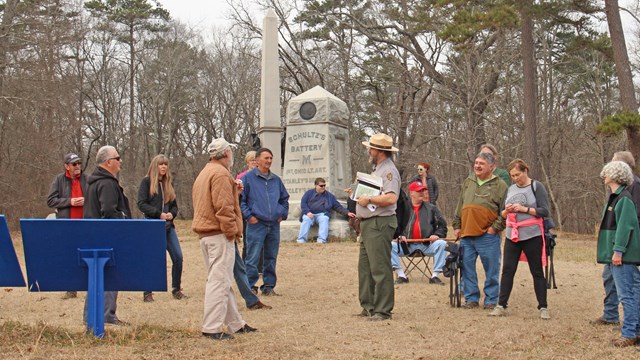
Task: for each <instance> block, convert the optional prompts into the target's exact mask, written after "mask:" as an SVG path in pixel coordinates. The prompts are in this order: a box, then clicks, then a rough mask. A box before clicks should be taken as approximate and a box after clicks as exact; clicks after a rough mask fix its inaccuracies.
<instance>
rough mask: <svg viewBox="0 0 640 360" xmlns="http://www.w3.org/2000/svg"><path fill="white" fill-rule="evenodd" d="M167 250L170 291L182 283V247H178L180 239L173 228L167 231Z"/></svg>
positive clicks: (177, 288)
mask: <svg viewBox="0 0 640 360" xmlns="http://www.w3.org/2000/svg"><path fill="white" fill-rule="evenodd" d="M167 251H168V252H169V257H170V258H171V292H172V293H173V292H176V291H178V290H180V289H181V285H182V248H180V240H179V239H178V233H177V232H176V229H175V228H173V227H172V228H171V229H170V230H169V231H167ZM144 293H145V294H151V291H145V292H144Z"/></svg>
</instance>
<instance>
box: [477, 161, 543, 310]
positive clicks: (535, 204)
mask: <svg viewBox="0 0 640 360" xmlns="http://www.w3.org/2000/svg"><path fill="white" fill-rule="evenodd" d="M507 170H508V171H509V176H511V180H513V184H512V185H511V186H509V189H507V196H506V197H505V199H506V200H505V208H504V210H503V211H502V213H501V215H502V217H503V218H505V219H507V228H506V238H507V240H506V241H505V243H504V252H503V257H502V264H503V265H502V277H501V278H500V296H499V298H498V305H497V306H496V307H495V308H494V309H493V311H492V312H491V313H490V314H489V315H491V316H505V315H506V314H507V303H508V301H509V296H510V295H511V289H512V288H513V277H514V276H515V274H516V270H517V269H518V261H519V260H520V258H521V255H522V254H524V255H525V256H526V259H527V262H528V264H529V271H531V275H532V276H533V288H534V290H535V293H536V299H537V300H538V310H539V312H540V318H541V319H543V320H548V319H550V318H551V317H550V316H549V310H548V309H547V282H546V280H545V278H544V272H543V270H542V267H543V258H544V259H546V257H545V254H544V227H543V220H544V218H545V217H547V216H549V198H548V196H547V190H546V189H545V187H544V185H542V183H541V182H539V181H536V180H532V179H531V178H530V177H529V166H527V164H526V163H525V162H524V161H523V160H521V159H516V160H513V161H512V162H511V163H509V166H507Z"/></svg>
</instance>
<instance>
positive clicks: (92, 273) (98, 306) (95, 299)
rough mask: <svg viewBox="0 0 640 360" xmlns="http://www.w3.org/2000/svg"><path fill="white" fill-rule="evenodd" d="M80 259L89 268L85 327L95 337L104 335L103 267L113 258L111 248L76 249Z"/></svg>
mask: <svg viewBox="0 0 640 360" xmlns="http://www.w3.org/2000/svg"><path fill="white" fill-rule="evenodd" d="M78 254H79V255H80V258H81V259H82V261H83V262H84V263H85V264H86V266H87V267H88V268H89V284H88V290H87V304H88V306H87V308H88V309H87V328H88V329H93V334H94V335H95V336H96V337H102V336H103V335H104V267H105V265H107V263H109V262H110V261H111V259H113V249H90V250H82V249H78Z"/></svg>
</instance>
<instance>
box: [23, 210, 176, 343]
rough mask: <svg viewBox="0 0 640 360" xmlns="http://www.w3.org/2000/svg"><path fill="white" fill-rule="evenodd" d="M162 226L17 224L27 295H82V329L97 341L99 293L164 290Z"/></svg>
mask: <svg viewBox="0 0 640 360" xmlns="http://www.w3.org/2000/svg"><path fill="white" fill-rule="evenodd" d="M164 223H165V221H164V220H97V219H81V220H70V219H56V220H44V219H21V220H20V227H21V229H22V241H23V243H24V255H25V262H26V265H27V282H28V284H29V291H84V290H87V305H88V306H87V308H88V309H87V310H88V316H87V329H89V330H93V334H94V335H95V336H96V337H98V338H101V337H103V336H104V292H105V290H106V291H119V290H122V291H167V268H166V266H167V259H166V248H167V239H166V232H165V226H164ZM141 255H143V256H141Z"/></svg>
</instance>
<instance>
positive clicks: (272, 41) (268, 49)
mask: <svg viewBox="0 0 640 360" xmlns="http://www.w3.org/2000/svg"><path fill="white" fill-rule="evenodd" d="M279 69H280V67H279V64H278V18H277V17H276V13H275V12H274V11H273V9H269V10H267V14H266V15H265V17H264V20H263V25H262V76H261V86H260V128H259V129H258V136H259V137H260V143H261V145H262V147H266V148H269V149H270V150H271V151H272V152H273V163H272V164H271V171H273V172H274V173H275V174H277V175H280V176H281V175H282V151H281V148H280V147H281V139H282V127H281V124H280V74H279Z"/></svg>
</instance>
